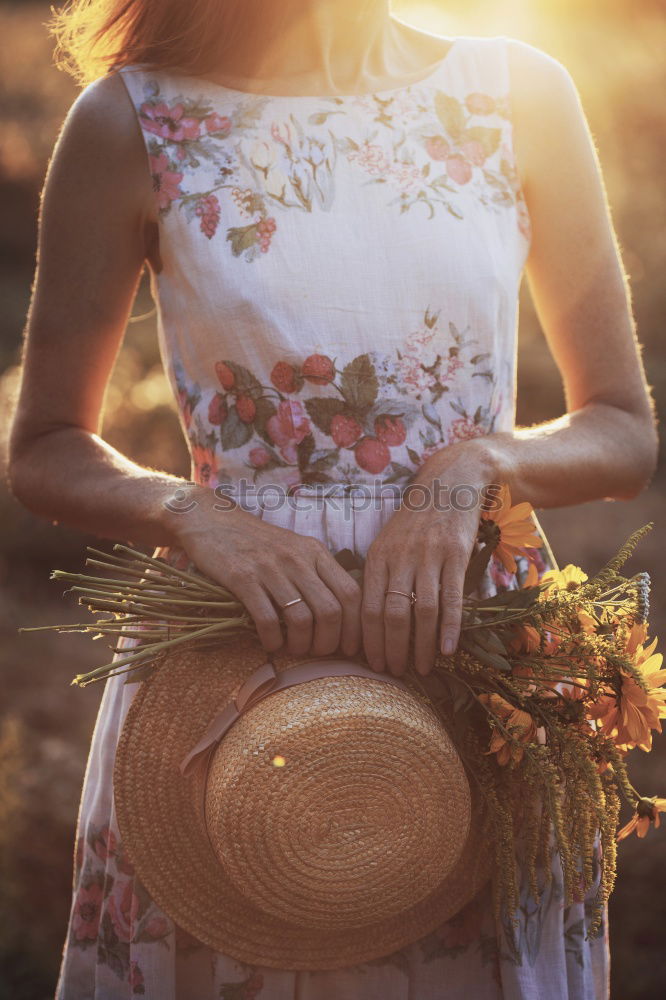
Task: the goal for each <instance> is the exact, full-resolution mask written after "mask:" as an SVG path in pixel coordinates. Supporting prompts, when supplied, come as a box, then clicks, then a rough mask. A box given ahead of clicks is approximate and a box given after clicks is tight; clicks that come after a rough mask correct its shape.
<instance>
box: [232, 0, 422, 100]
mask: <svg viewBox="0 0 666 1000" xmlns="http://www.w3.org/2000/svg"><path fill="white" fill-rule="evenodd" d="M234 20H235V28H236V30H235V31H234V32H233V35H231V33H229V32H225V38H226V44H225V45H224V50H223V54H222V55H220V56H219V58H218V66H219V67H220V70H221V72H223V74H224V77H225V78H229V77H231V78H233V79H237V80H240V79H242V80H261V81H267V82H268V81H274V80H276V81H286V82H287V84H289V83H290V82H291V81H298V83H297V86H301V87H302V86H310V85H312V84H314V85H315V86H317V87H318V88H319V89H322V90H345V89H352V90H353V89H354V88H356V87H358V86H359V85H361V88H362V89H363V87H364V85H365V84H366V83H368V82H369V83H370V84H372V82H373V81H381V80H383V79H386V78H389V79H390V78H392V77H394V76H400V75H401V73H402V75H404V74H405V72H407V73H409V72H410V68H411V71H412V72H413V65H412V66H411V67H410V65H409V58H410V57H409V52H408V47H407V43H406V40H405V34H404V31H401V25H400V22H398V21H396V20H395V19H394V18H393V17H391V15H390V8H389V0H245V2H244V3H242V4H241V5H240V6H239V7H238V8H237V9H235V10H234ZM412 60H413V55H412Z"/></svg>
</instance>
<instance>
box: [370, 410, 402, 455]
mask: <svg viewBox="0 0 666 1000" xmlns="http://www.w3.org/2000/svg"><path fill="white" fill-rule="evenodd" d="M375 434H376V435H377V438H378V440H379V441H382V442H383V443H384V444H387V445H389V447H391V448H397V447H398V446H399V445H401V444H404V443H405V440H406V438H407V431H406V430H405V425H404V424H403V422H402V420H401V419H400V417H392V416H389V415H388V414H382V415H381V416H379V417H377V419H376V420H375Z"/></svg>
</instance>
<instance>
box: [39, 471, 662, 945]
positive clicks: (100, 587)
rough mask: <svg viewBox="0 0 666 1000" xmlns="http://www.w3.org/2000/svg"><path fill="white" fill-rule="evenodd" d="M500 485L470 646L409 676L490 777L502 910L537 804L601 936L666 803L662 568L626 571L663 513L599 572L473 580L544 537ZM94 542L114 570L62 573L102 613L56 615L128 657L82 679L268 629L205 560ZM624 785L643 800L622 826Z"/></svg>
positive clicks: (484, 541)
mask: <svg viewBox="0 0 666 1000" xmlns="http://www.w3.org/2000/svg"><path fill="white" fill-rule="evenodd" d="M500 499H501V504H500V506H499V511H497V512H494V511H490V510H484V509H482V512H481V516H480V521H479V529H478V536H477V542H478V544H477V546H476V547H475V553H474V555H473V557H472V559H471V560H470V563H469V566H468V569H467V573H466V577H465V585H464V594H465V598H464V603H463V616H462V627H461V637H460V641H459V643H458V648H457V649H456V651H455V652H454V653H453V654H452V655H451V656H444V655H441V654H438V655H437V657H436V661H435V664H434V667H433V670H432V671H431V673H430V674H429V675H427V676H426V677H423V676H420V675H418V674H417V673H416V672H415V671H414V670H412V669H409V670H408V671H407V674H406V675H405V676H404V678H403V679H404V680H405V681H406V682H408V683H409V684H410V685H411V686H412V687H413V689H414V690H415V691H416V692H417V693H419V694H420V696H421V697H424V698H425V699H426V700H427V701H428V703H429V704H430V705H431V706H432V707H434V709H435V711H437V712H438V714H439V715H440V717H441V718H442V720H443V722H444V723H445V724H446V726H447V728H448V730H449V732H452V733H453V734H455V738H456V741H457V743H456V745H457V747H458V749H459V752H460V754H461V756H462V757H463V760H465V761H466V763H467V764H468V769H469V773H470V774H472V775H473V776H474V778H475V780H477V781H478V782H479V784H480V786H481V789H482V791H483V793H484V796H485V801H486V804H487V807H488V808H487V813H486V815H487V818H488V822H489V824H490V827H491V828H492V830H493V833H494V837H493V839H494V842H495V851H496V858H495V860H496V872H497V873H498V876H499V877H498V887H499V892H498V893H497V894H496V910H497V913H498V914H499V908H500V906H501V905H502V903H503V904H504V905H505V906H506V909H507V912H508V914H509V916H510V918H513V917H514V915H515V913H516V910H517V901H518V886H517V873H516V865H515V836H516V827H515V815H516V811H517V810H518V811H520V808H519V807H520V806H521V804H522V812H523V821H522V829H521V831H520V832H521V835H522V836H524V837H525V844H526V852H527V870H528V873H529V885H530V891H531V892H532V894H533V895H534V897H535V899H537V900H538V898H539V895H540V893H541V892H543V890H544V888H545V886H544V885H541V886H540V885H539V879H538V874H537V873H538V869H539V867H540V868H541V869H542V870H543V871H544V873H545V879H546V882H545V885H547V884H548V882H549V881H550V879H551V878H552V872H551V867H550V857H549V851H550V839H551V836H552V837H554V841H555V845H556V850H557V852H558V854H559V858H560V860H561V863H562V870H563V876H564V885H565V895H566V904H565V905H568V904H570V903H571V902H572V901H573V900H574V899H576V898H580V894H581V892H585V891H587V890H589V889H590V888H591V887H592V886H593V884H594V882H595V867H596V868H597V872H596V878H598V882H599V884H598V890H597V893H596V897H595V908H594V913H593V920H592V926H591V928H590V931H589V936H593V935H594V934H596V933H598V931H599V928H600V926H601V920H602V913H603V907H604V905H605V903H606V901H607V900H608V898H609V896H610V893H611V892H612V889H613V884H614V881H615V875H616V850H617V841H619V840H621V839H622V838H624V837H626V836H627V835H629V834H630V833H632V832H634V831H635V832H636V833H637V835H638V836H639V837H644V836H645V834H646V832H647V830H648V829H649V827H650V826H651V825H654V826H655V827H658V826H659V815H660V813H661V812H666V799H662V798H657V797H656V796H653V797H646V796H644V795H641V794H640V793H639V792H638V791H636V789H635V788H634V787H633V785H632V783H631V781H630V779H629V775H628V772H627V765H626V756H627V754H628V752H629V751H630V750H633V749H636V748H640V749H641V750H643V751H646V752H649V751H650V750H651V748H652V732H653V731H656V732H661V722H660V720H661V719H662V718H664V717H666V690H665V689H664V687H663V685H664V682H665V681H666V670H662V669H661V664H662V655H661V653H657V652H655V647H656V644H657V639H656V638H652V639H650V638H649V627H648V620H647V619H648V611H649V591H650V578H649V575H648V574H647V573H645V572H640V573H637V574H636V575H634V576H632V577H625V576H623V575H622V574H621V573H620V568H621V567H622V565H623V564H624V563H625V562H626V560H627V559H628V558H629V556H630V555H631V553H632V551H633V549H634V548H635V546H636V544H637V543H638V542H639V541H640V540H641V539H642V538H643V537H644V536H645V535H646V534H647V533H648V531H649V530H650V529H651V528H652V526H653V524H652V522H649V523H648V524H646V525H644V526H643V527H642V528H639V529H638V530H637V531H635V532H633V534H632V535H631V536H630V537H629V538H628V539H627V541H626V542H625V543H624V545H623V546H622V547H621V548H620V549H619V551H618V552H617V553H616V555H615V556H613V558H612V559H610V561H609V562H608V563H607V564H606V565H605V566H604V567H603V568H602V569H601V570H600V571H599V572H598V573H597V574H596V575H595V576H593V577H591V578H588V576H587V575H586V574H585V573H584V572H583V570H582V569H580V568H579V567H578V566H575V565H571V564H570V565H568V566H565V567H564V569H562V570H548V571H547V572H545V573H543V574H542V576H541V578H540V579H539V578H538V573H537V571H536V567H535V566H534V565H533V564H531V565H530V569H529V572H528V573H527V574H526V575H525V577H524V579H523V580H522V584H521V585H520V586H518V587H516V588H514V589H511V588H510V587H505V586H502V585H501V584H499V585H498V586H497V593H496V594H494V595H493V596H492V597H488V598H485V599H481V598H479V597H475V596H473V595H474V594H475V593H478V588H479V585H480V582H481V580H482V578H483V576H484V573H485V572H486V568H487V567H488V564H489V560H490V557H491V556H492V555H493V553H494V554H495V556H496V559H498V560H499V561H500V562H501V563H502V564H503V565H504V567H505V569H506V570H507V572H508V573H514V574H515V573H516V562H515V556H517V555H521V554H522V555H529V554H528V548H529V547H535V546H538V545H540V544H541V539H540V538H538V536H536V535H535V534H534V522H533V521H532V520H531V513H532V507H531V505H530V504H529V503H527V502H523V503H520V504H517V505H516V506H511V496H510V492H509V488H508V486H506V484H504V485H502V488H501V497H500ZM88 551H89V553H90V556H89V558H88V559H87V565H91V566H94V567H97V570H98V571H104V573H103V574H101V573H99V572H98V574H97V575H83V574H73V573H67V572H63V571H60V570H54V571H53V572H52V574H51V578H52V579H59V580H65V581H67V582H68V583H71V584H72V587H71V592H73V593H75V594H78V596H79V602H80V603H81V604H83V605H85V606H87V607H88V608H89V609H90V610H91V611H93V612H94V613H96V615H97V616H98V617H97V619H96V621H95V622H93V623H88V624H83V625H55V626H46V628H54V629H57V630H59V631H63V632H67V631H84V632H94V633H95V635H94V638H111V639H112V640H113V643H112V647H111V648H112V649H113V651H114V654H115V657H114V659H113V661H112V662H110V663H109V664H107V665H105V666H102V667H98V668H97V669H95V670H93V671H91V672H90V673H87V674H83V675H78V676H77V677H75V678H74V680H73V681H72V683H73V684H77V685H79V686H84V685H86V684H90V683H92V682H95V681H98V680H101V679H104V678H107V677H113V676H116V675H118V674H121V673H127V674H128V675H129V676H128V678H127V680H128V681H137V680H142V679H143V678H145V677H146V676H147V675H148V674H149V673H150V672H151V671H152V670H155V669H159V666H160V662H161V658H162V654H163V653H165V652H166V651H168V650H169V649H172V648H173V647H175V646H177V645H180V644H182V643H187V644H188V645H189V646H191V647H192V646H193V647H197V648H209V649H210V648H214V647H219V645H220V644H221V643H222V644H223V643H224V642H225V641H228V640H229V639H230V638H233V637H234V636H236V635H238V634H239V633H243V632H253V631H254V625H253V622H252V620H251V618H250V617H249V615H248V614H247V612H246V610H245V608H244V607H243V606H242V605H241V604H240V603H239V601H238V600H237V599H236V598H235V597H234V595H233V594H232V593H230V592H229V591H228V590H226V589H225V588H224V587H222V586H220V585H219V584H218V583H216V582H214V581H213V580H211V579H209V578H207V577H206V576H204V575H202V574H200V573H198V572H196V571H190V570H188V569H183V568H179V567H177V566H174V565H171V564H169V563H168V562H167V561H166V560H164V559H161V558H153V557H151V556H148V555H145V554H144V553H142V552H140V551H138V550H136V549H134V548H132V547H130V546H125V545H115V546H114V553H117V554H107V553H104V552H100V551H99V550H97V549H93V548H90V549H89V550H88ZM337 558H338V559H339V561H340V562H341V563H342V564H343V565H344V566H345V568H346V569H347V570H348V571H349V572H351V573H352V574H353V575H355V576H356V577H357V578H362V572H363V564H362V560H360V559H359V558H358V557H356V556H355V555H354V554H353V553H351V552H349V551H348V550H344V551H343V552H341V553H338V555H337ZM20 631H29V630H28V629H21V630H20ZM122 637H125V638H128V639H130V640H136V642H135V645H134V647H133V648H131V649H129V650H127V649H124V648H122V646H118V645H117V642H118V640H119V639H121V638H122ZM126 682H127V681H126ZM622 798H624V800H625V801H626V802H628V803H629V805H630V806H631V807H632V808H633V816H632V818H631V819H630V821H629V822H628V823H627V824H626V825H625V826H624V827H623V828H622V829H621V830H619V831H618V830H617V827H618V817H619V812H620V805H621V800H622ZM525 804H527V805H528V808H527V809H525Z"/></svg>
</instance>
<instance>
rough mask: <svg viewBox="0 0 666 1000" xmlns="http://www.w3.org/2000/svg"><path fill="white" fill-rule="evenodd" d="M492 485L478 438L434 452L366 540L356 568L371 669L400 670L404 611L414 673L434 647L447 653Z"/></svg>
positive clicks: (425, 666)
mask: <svg viewBox="0 0 666 1000" xmlns="http://www.w3.org/2000/svg"><path fill="white" fill-rule="evenodd" d="M494 482H495V480H494V479H493V472H492V465H491V461H490V455H489V451H488V450H487V448H486V446H484V444H483V440H482V439H481V438H474V439H472V440H470V441H461V442H456V443H455V444H454V445H449V446H447V447H445V448H443V449H442V450H441V451H439V452H436V453H435V454H434V455H432V456H431V457H430V458H429V459H428V460H427V461H426V462H425V463H424V465H422V466H421V468H420V469H419V471H418V473H417V474H416V475H415V476H414V478H413V479H412V480H411V483H412V485H411V486H410V488H409V489H408V491H407V492H406V496H405V498H404V501H403V504H402V506H401V507H400V509H399V510H398V511H396V513H395V514H394V515H393V517H392V518H391V519H390V520H389V521H388V522H387V523H386V524H385V525H384V527H383V528H382V529H381V530H380V532H379V533H378V534H377V536H376V537H375V539H374V540H373V542H372V543H371V545H370V547H369V549H368V552H367V556H366V561H365V566H364V570H363V600H362V605H361V618H362V629H363V646H364V649H365V655H366V657H367V659H368V663H369V664H370V666H371V667H372V669H373V670H377V671H383V670H385V669H386V667H387V666H388V668H389V670H390V672H391V673H392V674H395V675H399V674H402V673H404V672H405V670H406V668H407V657H408V652H409V639H410V628H411V619H412V615H414V616H415V641H414V666H415V668H416V670H417V671H418V672H419V673H421V674H427V673H429V672H430V670H431V669H432V666H433V663H434V659H435V655H436V652H437V649H438V648H439V650H440V651H441V652H442V653H444V654H448V653H452V652H453V651H454V650H455V648H456V646H457V644H458V639H459V636H460V626H461V619H462V602H463V584H464V579H465V572H466V570H467V566H468V564H469V560H470V558H471V556H472V553H473V550H474V543H475V541H476V537H477V531H478V527H479V519H480V517H481V504H482V502H483V500H484V496H483V495H482V493H481V491H482V490H483V489H484V487H486V486H488V485H489V484H490V483H494ZM463 487H465V488H463ZM447 505H448V509H446V508H447ZM387 591H398V592H399V593H387ZM412 593H414V594H415V599H414V601H412V599H411V597H410V595H411V594H412ZM449 645H450V648H449Z"/></svg>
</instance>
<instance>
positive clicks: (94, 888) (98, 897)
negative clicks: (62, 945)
mask: <svg viewBox="0 0 666 1000" xmlns="http://www.w3.org/2000/svg"><path fill="white" fill-rule="evenodd" d="M103 899H104V893H103V891H102V887H101V885H99V884H98V883H97V882H93V883H92V885H89V886H88V888H87V889H86V888H81V889H79V891H78V892H77V894H76V900H75V902H74V916H73V918H72V931H73V933H74V937H75V938H76V940H77V941H94V940H95V938H96V937H97V933H98V931H99V921H100V917H101V915H102V901H103Z"/></svg>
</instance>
